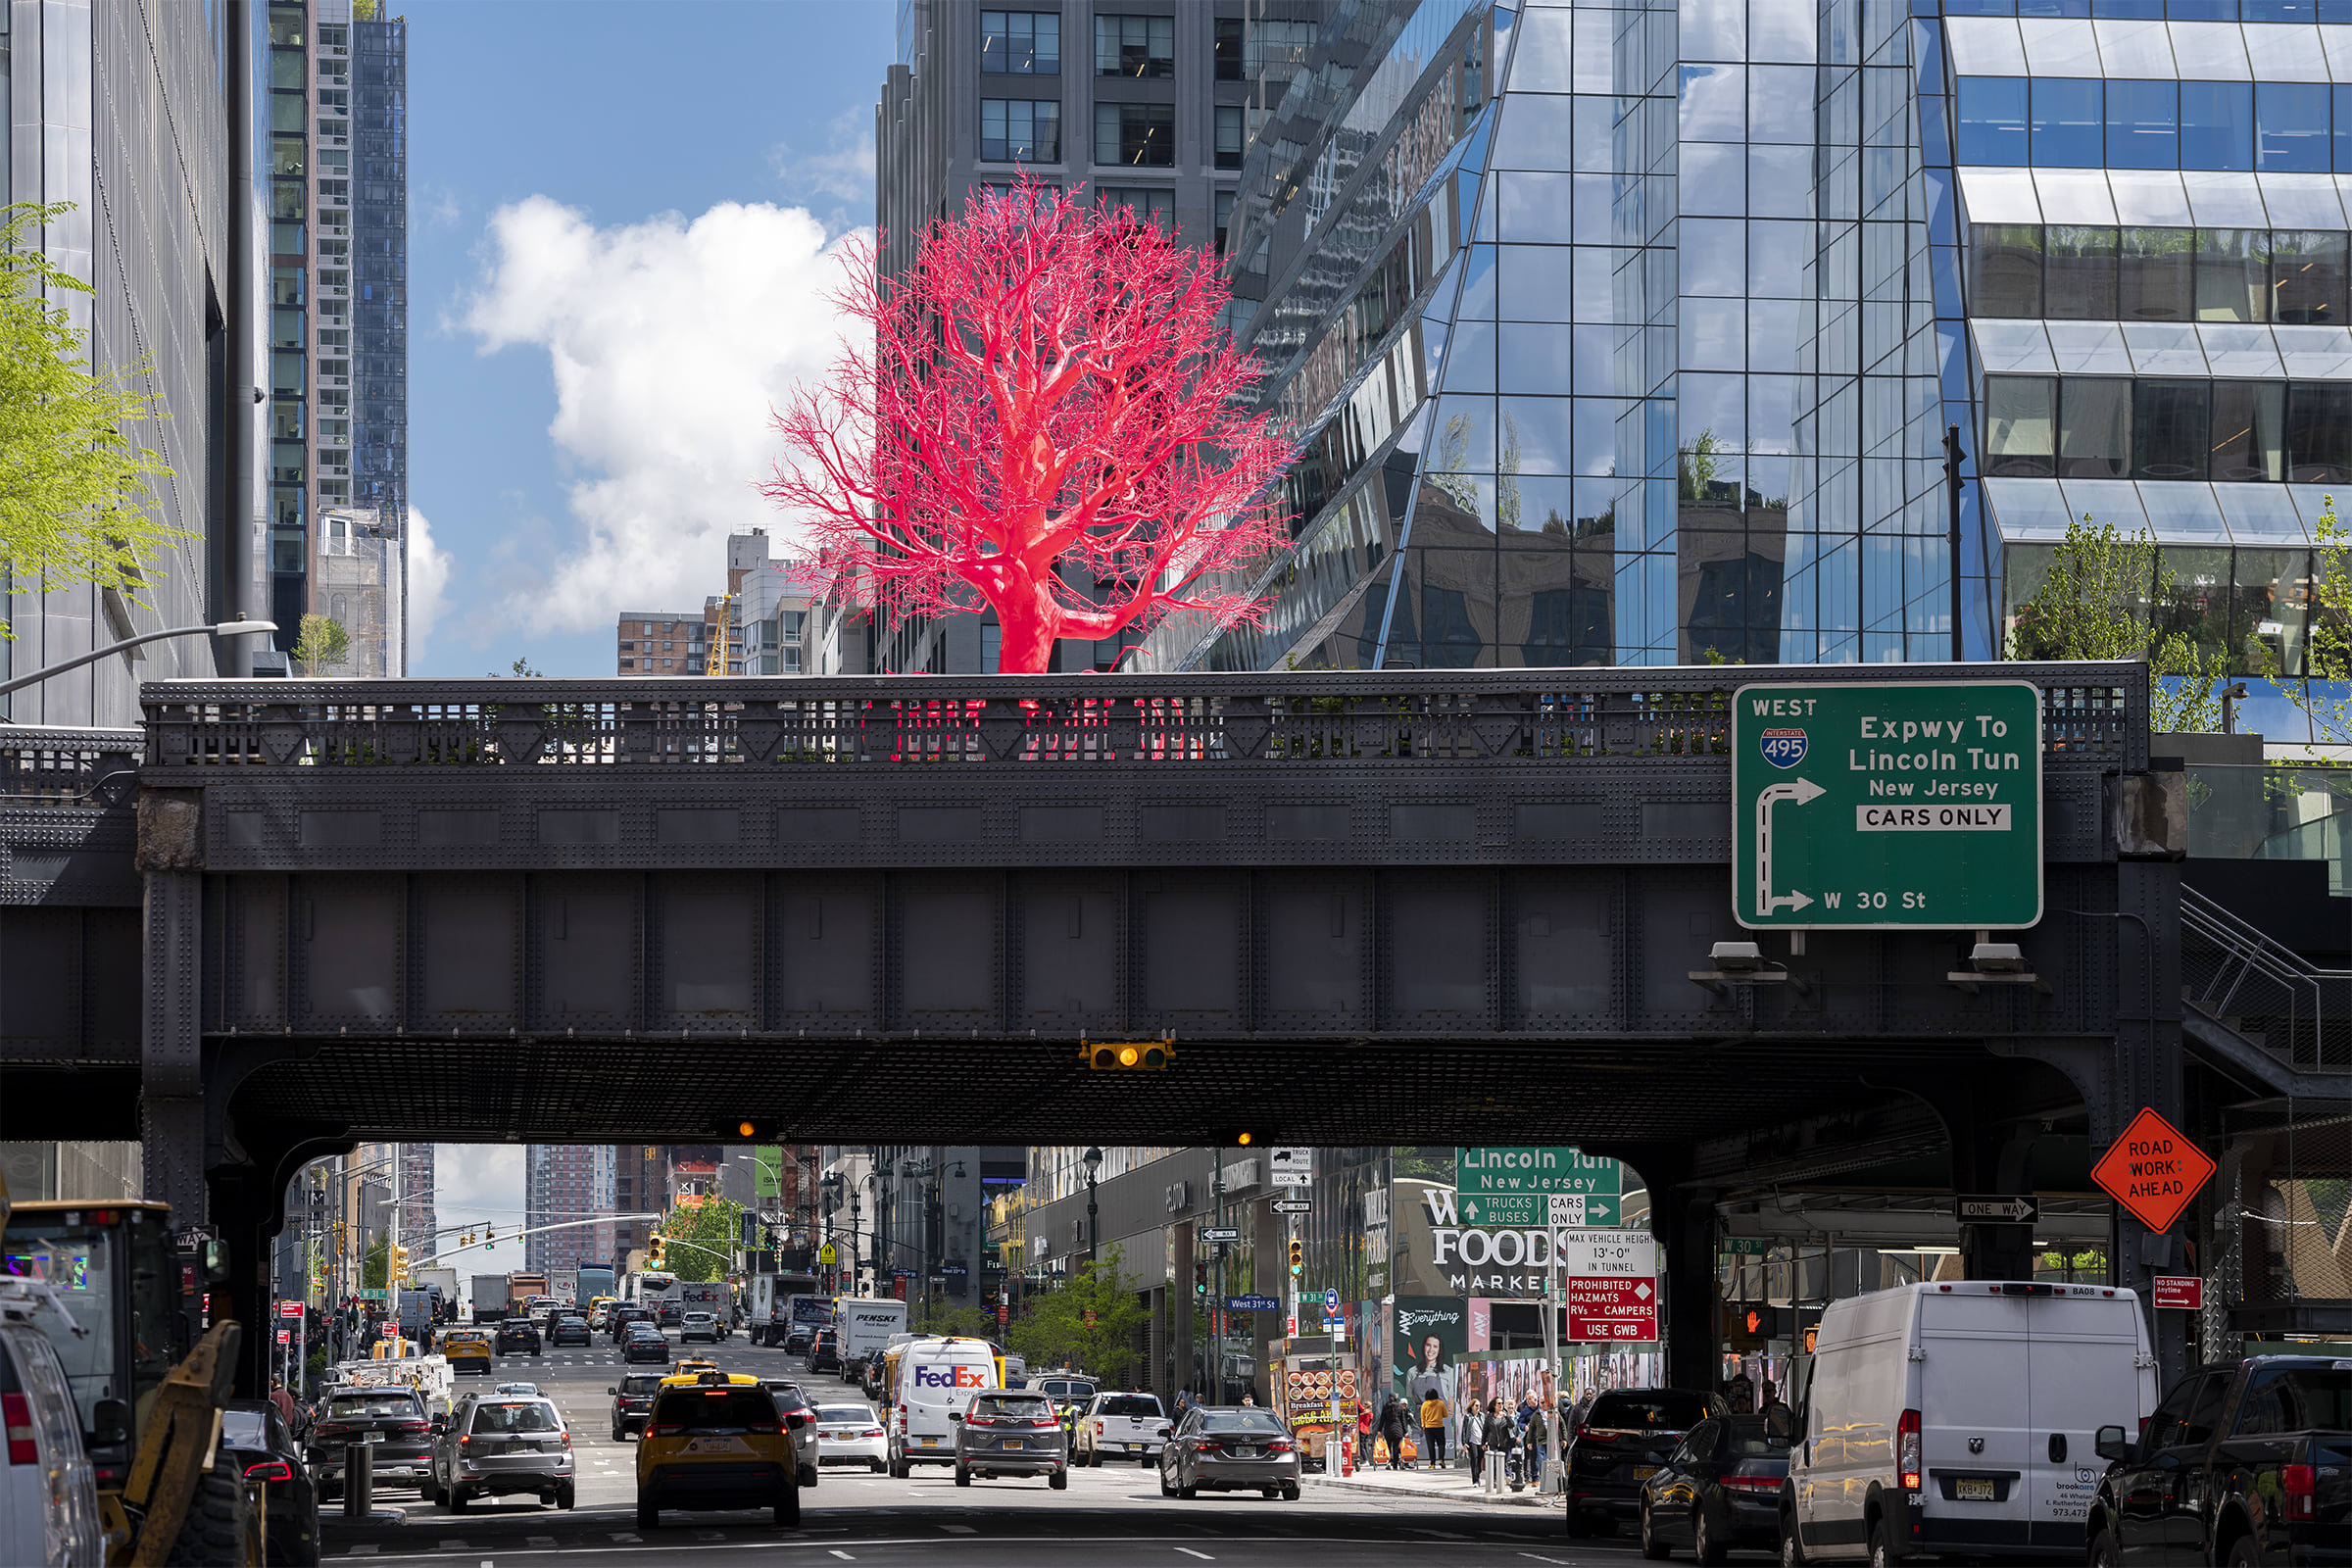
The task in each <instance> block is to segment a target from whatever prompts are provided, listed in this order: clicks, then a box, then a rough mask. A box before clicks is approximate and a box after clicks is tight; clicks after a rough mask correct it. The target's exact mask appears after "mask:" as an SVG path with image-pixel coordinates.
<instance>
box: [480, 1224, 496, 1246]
mask: <svg viewBox="0 0 2352 1568" xmlns="http://www.w3.org/2000/svg"><path fill="white" fill-rule="evenodd" d="M497 1245H498V1227H497V1226H495V1225H488V1226H484V1227H483V1229H482V1246H483V1247H484V1248H485V1249H487V1248H492V1247H496V1246H497Z"/></svg>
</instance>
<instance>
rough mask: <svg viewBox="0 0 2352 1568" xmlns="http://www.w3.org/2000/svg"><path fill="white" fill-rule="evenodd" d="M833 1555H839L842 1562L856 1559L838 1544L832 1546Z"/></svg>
mask: <svg viewBox="0 0 2352 1568" xmlns="http://www.w3.org/2000/svg"><path fill="white" fill-rule="evenodd" d="M833 1555H834V1556H836V1557H839V1558H840V1559H841V1560H842V1561H843V1562H856V1561H857V1560H858V1559H857V1558H855V1557H853V1556H851V1555H850V1554H849V1553H848V1552H846V1551H844V1550H842V1549H841V1548H840V1547H839V1546H835V1547H834V1548H833Z"/></svg>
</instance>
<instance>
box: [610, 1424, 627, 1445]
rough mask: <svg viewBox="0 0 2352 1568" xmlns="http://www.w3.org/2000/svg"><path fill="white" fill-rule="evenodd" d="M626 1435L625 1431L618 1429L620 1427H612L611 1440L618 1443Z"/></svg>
mask: <svg viewBox="0 0 2352 1568" xmlns="http://www.w3.org/2000/svg"><path fill="white" fill-rule="evenodd" d="M627 1436H628V1434H627V1433H626V1432H623V1431H621V1430H620V1428H618V1427H614V1428H613V1442H614V1443H618V1442H620V1441H621V1440H622V1439H623V1438H626V1437H627Z"/></svg>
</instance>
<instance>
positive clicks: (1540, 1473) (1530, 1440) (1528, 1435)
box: [1518, 1389, 1544, 1483]
mask: <svg viewBox="0 0 2352 1568" xmlns="http://www.w3.org/2000/svg"><path fill="white" fill-rule="evenodd" d="M1518 1424H1519V1451H1520V1455H1521V1457H1522V1460H1523V1465H1522V1468H1523V1470H1524V1472H1525V1474H1526V1476H1527V1479H1528V1480H1530V1481H1535V1482H1539V1483H1540V1482H1541V1481H1542V1480H1543V1479H1544V1410H1543V1407H1542V1406H1541V1405H1539V1404H1537V1403H1536V1391H1535V1390H1533V1389H1530V1390H1528V1391H1527V1392H1526V1393H1525V1394H1522V1395H1521V1396H1519V1415H1518Z"/></svg>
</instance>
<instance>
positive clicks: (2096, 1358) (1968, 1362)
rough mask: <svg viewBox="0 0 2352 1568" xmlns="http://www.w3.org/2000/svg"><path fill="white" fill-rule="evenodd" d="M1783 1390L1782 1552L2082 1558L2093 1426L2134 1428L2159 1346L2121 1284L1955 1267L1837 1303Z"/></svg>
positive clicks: (2102, 1466)
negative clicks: (1943, 1274)
mask: <svg viewBox="0 0 2352 1568" xmlns="http://www.w3.org/2000/svg"><path fill="white" fill-rule="evenodd" d="M1795 1392H1796V1394H1797V1400H1796V1410H1797V1414H1798V1417H1799V1420H1800V1421H1801V1423H1802V1428H1801V1435H1800V1437H1799V1440H1798V1441H1797V1443H1795V1444H1794V1445H1793V1446H1791V1447H1790V1449H1789V1490H1788V1492H1787V1493H1786V1494H1785V1495H1784V1496H1783V1499H1782V1510H1781V1531H1782V1545H1783V1549H1782V1561H1783V1562H1784V1563H1790V1562H1802V1561H1804V1560H1806V1559H1808V1558H1815V1559H1821V1558H1861V1557H1867V1558H1868V1559H1869V1560H1870V1562H1871V1564H1872V1568H1887V1564H1889V1563H1892V1562H1896V1561H1899V1560H1900V1559H1901V1558H1903V1557H1905V1556H1909V1555H1912V1554H1915V1553H1941V1554H1949V1555H1962V1556H2036V1557H2040V1556H2054V1557H2061V1558H2065V1559H2067V1560H2069V1561H2079V1560H2080V1559H2081V1558H2082V1553H2083V1550H2084V1542H2083V1530H2082V1522H2083V1519H2084V1517H2085V1515H2086V1514H2087V1513H2088V1511H2089V1508H2090V1503H2091V1500H2092V1499H2093V1498H2094V1497H2095V1496H2096V1495H2097V1494H2098V1487H2099V1477H2100V1476H2101V1475H2102V1474H2103V1473H2104V1472H2105V1471H2106V1468H2107V1466H2106V1463H2105V1461H2104V1460H2102V1459H2100V1458H2099V1457H2098V1455H2097V1453H2096V1452H2095V1451H2094V1449H2093V1445H2094V1444H2095V1443H2096V1441H2097V1435H2098V1430H2099V1428H2100V1427H2102V1426H2121V1427H2123V1428H2125V1429H2126V1430H2127V1431H2131V1432H2136V1431H2138V1430H2139V1419H2140V1417H2141V1416H2143V1415H2146V1414H2148V1413H2149V1412H2151V1411H2153V1410H2154V1409H2155V1408H2156V1358H2155V1357H2154V1356H2153V1355H2152V1354H2150V1353H2149V1350H2148V1337H2147V1330H2146V1326H2145V1324H2144V1322H2143V1320H2142V1319H2141V1317H2140V1311H2139V1302H2138V1300H2137V1299H2136V1298H2134V1297H2133V1295H2132V1293H2131V1292H2130V1291H2126V1290H2115V1289H2110V1288H2108V1287H2105V1286H2097V1285H2044V1284H2039V1283H2028V1282H2026V1281H2022V1280H2019V1281H2002V1280H1968V1281H1958V1280H1955V1281H1951V1282H1949V1283H1944V1284H1925V1285H1906V1286H1902V1287H1900V1288H1898V1289H1895V1290H1891V1291H1879V1292H1876V1293H1874V1294H1872V1295H1869V1296H1860V1297H1855V1298H1852V1299H1848V1300H1843V1301H1833V1302H1831V1303H1830V1305H1829V1307H1828V1309H1827V1310H1825V1311H1824V1312H1823V1313H1822V1318H1821V1332H1820V1334H1819V1335H1818V1337H1817V1338H1816V1340H1815V1344H1814V1355H1813V1358H1812V1361H1811V1363H1810V1365H1809V1367H1807V1368H1806V1369H1805V1374H1804V1380H1803V1383H1802V1385H1801V1386H1800V1387H1799V1388H1798V1389H1797V1390H1796V1391H1795ZM1792 1531H1793V1532H1794V1537H1793V1540H1792V1539H1791V1537H1790V1532H1792ZM1792 1547H1793V1550H1792V1549H1791V1548H1792Z"/></svg>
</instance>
